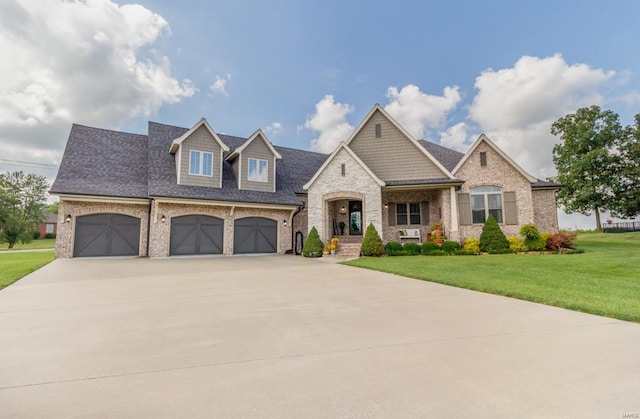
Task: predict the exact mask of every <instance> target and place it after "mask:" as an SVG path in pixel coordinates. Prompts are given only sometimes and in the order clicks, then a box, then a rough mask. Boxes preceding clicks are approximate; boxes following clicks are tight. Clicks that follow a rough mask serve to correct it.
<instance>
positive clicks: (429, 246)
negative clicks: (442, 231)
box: [422, 242, 440, 255]
mask: <svg viewBox="0 0 640 419" xmlns="http://www.w3.org/2000/svg"><path fill="white" fill-rule="evenodd" d="M432 250H440V246H438V245H437V244H436V243H434V242H424V243H422V254H423V255H428V254H429V252H431V251H432Z"/></svg>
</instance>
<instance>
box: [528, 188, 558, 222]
mask: <svg viewBox="0 0 640 419" xmlns="http://www.w3.org/2000/svg"><path fill="white" fill-rule="evenodd" d="M532 195H533V219H534V223H535V224H536V225H537V226H538V229H539V230H540V231H541V232H543V233H557V232H558V207H557V205H556V191H555V190H549V189H542V190H537V191H536V190H534V191H532Z"/></svg>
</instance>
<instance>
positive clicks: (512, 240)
mask: <svg viewBox="0 0 640 419" xmlns="http://www.w3.org/2000/svg"><path fill="white" fill-rule="evenodd" d="M507 241H508V242H509V249H511V251H512V252H513V253H521V252H526V251H527V246H525V245H524V242H523V241H522V239H521V238H520V237H516V236H511V237H507Z"/></svg>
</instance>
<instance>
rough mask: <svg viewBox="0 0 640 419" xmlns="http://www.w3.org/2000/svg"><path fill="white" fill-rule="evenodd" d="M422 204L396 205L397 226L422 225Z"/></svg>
mask: <svg viewBox="0 0 640 419" xmlns="http://www.w3.org/2000/svg"><path fill="white" fill-rule="evenodd" d="M420 221H421V219H420V203H417V202H416V203H410V204H406V203H401V204H396V224H397V225H411V224H418V225H419V224H420Z"/></svg>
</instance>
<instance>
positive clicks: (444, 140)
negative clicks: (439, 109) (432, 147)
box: [440, 122, 472, 153]
mask: <svg viewBox="0 0 640 419" xmlns="http://www.w3.org/2000/svg"><path fill="white" fill-rule="evenodd" d="M468 130H469V126H468V125H467V124H466V123H465V122H459V123H457V124H455V125H454V126H452V127H449V128H447V130H446V131H443V132H441V133H440V144H442V145H443V146H445V147H448V148H450V149H452V150H457V151H460V152H461V153H465V152H466V151H467V149H468V148H469V145H470V143H471V142H472V138H470V136H469V134H468Z"/></svg>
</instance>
